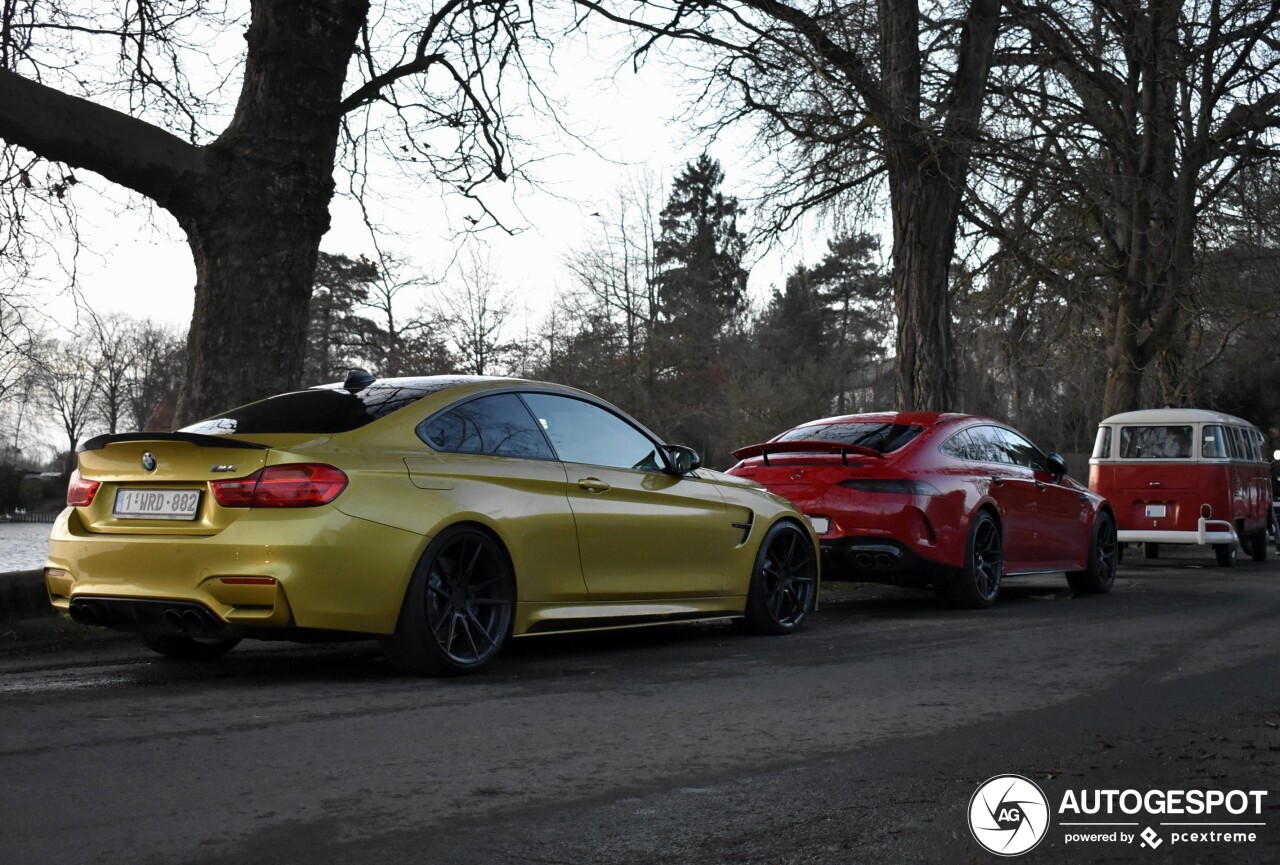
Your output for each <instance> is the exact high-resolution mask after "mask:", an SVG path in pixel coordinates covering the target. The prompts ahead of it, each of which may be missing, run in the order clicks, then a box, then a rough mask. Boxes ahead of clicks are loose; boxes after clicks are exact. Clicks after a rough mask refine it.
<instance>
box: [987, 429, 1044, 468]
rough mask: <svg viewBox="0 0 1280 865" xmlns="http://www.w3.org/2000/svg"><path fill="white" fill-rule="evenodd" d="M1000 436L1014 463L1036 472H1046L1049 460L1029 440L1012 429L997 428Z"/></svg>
mask: <svg viewBox="0 0 1280 865" xmlns="http://www.w3.org/2000/svg"><path fill="white" fill-rule="evenodd" d="M998 432H999V433H1000V437H1001V438H1002V439H1004V446H1005V448H1007V449H1008V451H1009V456H1010V457H1012V459H1013V461H1014V463H1015V464H1017V465H1020V466H1023V467H1024V468H1029V469H1032V470H1034V471H1038V472H1047V471H1048V470H1049V469H1048V463H1049V461H1048V460H1047V459H1045V456H1044V454H1042V453H1040V449H1039V448H1038V447H1036V446H1035V445H1033V444H1032V443H1031V442H1029V441H1027V440H1026V439H1024V438H1023V437H1022V436H1020V435H1018V434H1017V433H1016V432H1014V431H1013V430H1008V429H1000V430H998Z"/></svg>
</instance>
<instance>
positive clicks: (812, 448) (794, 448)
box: [733, 441, 884, 465]
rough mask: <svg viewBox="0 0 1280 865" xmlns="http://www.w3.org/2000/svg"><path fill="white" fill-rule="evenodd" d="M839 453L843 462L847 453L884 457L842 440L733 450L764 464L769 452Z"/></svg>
mask: <svg viewBox="0 0 1280 865" xmlns="http://www.w3.org/2000/svg"><path fill="white" fill-rule="evenodd" d="M781 453H787V454H797V453H799V454H807V453H819V454H835V453H838V454H840V460H841V461H842V462H843V463H844V464H845V465H848V464H849V454H853V455H854V456H855V457H872V458H874V459H878V460H882V459H884V454H882V453H880V451H878V450H876V449H875V448H869V447H863V446H862V445H851V444H846V443H844V442H824V441H791V442H764V443H763V444H758V445H747V446H746V447H744V448H738V449H737V450H736V451H734V452H733V458H734V459H738V460H745V459H750V458H751V457H761V458H762V459H763V460H764V464H765V465H769V454H781Z"/></svg>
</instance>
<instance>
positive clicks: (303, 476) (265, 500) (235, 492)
mask: <svg viewBox="0 0 1280 865" xmlns="http://www.w3.org/2000/svg"><path fill="white" fill-rule="evenodd" d="M210 486H212V487H213V497H214V499H216V500H217V502H218V504H219V505H221V506H222V507H224V508H314V507H316V506H317V505H327V504H328V503H329V502H331V501H333V500H334V499H336V498H337V497H338V493H340V492H342V491H343V490H344V489H346V488H347V476H346V474H344V473H343V472H342V470H341V469H336V468H334V467H333V466H327V465H322V464H319V463H286V464H284V465H278V466H267V467H266V468H264V469H259V470H258V471H256V472H254V473H253V474H251V475H249V476H248V477H244V478H235V479H232V480H225V481H213V482H212V484H210Z"/></svg>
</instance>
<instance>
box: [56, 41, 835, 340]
mask: <svg viewBox="0 0 1280 865" xmlns="http://www.w3.org/2000/svg"><path fill="white" fill-rule="evenodd" d="M616 63H617V57H616V56H615V57H609V58H603V57H602V58H587V57H585V56H584V57H583V58H580V60H579V62H578V64H577V66H576V68H574V69H573V74H572V75H561V76H560V77H559V79H558V81H557V84H556V86H557V87H558V88H559V90H560V91H562V92H561V93H560V94H559V98H560V99H561V100H562V101H563V103H564V105H565V106H566V110H565V112H564V113H563V115H562V119H563V121H564V123H565V125H566V126H567V127H569V128H570V129H571V130H572V131H573V132H574V133H576V134H580V135H582V136H583V137H584V138H585V139H587V140H588V141H589V142H590V143H591V144H592V145H593V146H594V148H595V150H596V152H594V153H593V152H592V150H591V149H590V148H587V147H584V146H582V145H581V144H579V143H578V142H576V141H574V140H573V139H572V138H570V137H568V136H566V135H562V134H558V133H555V132H554V131H548V133H547V135H548V136H549V137H548V139H547V140H546V142H545V145H544V146H543V147H539V148H537V149H536V150H535V151H534V152H533V153H532V154H530V152H529V151H528V150H526V151H524V155H525V156H526V157H528V156H530V155H534V156H537V157H538V158H539V159H540V160H541V161H539V162H538V163H537V164H535V165H533V166H532V167H531V168H530V172H531V174H532V176H533V177H534V178H535V179H536V180H537V181H538V182H539V183H540V184H541V185H542V186H544V187H545V190H546V191H542V190H535V189H531V188H530V187H529V186H528V185H527V184H502V185H497V184H495V185H494V186H493V187H491V188H490V189H489V191H488V193H487V200H488V201H489V202H490V204H491V206H492V207H494V209H495V210H497V211H498V212H500V213H502V214H503V216H504V218H505V219H507V220H508V224H510V225H512V226H519V227H521V228H523V230H522V231H521V232H520V233H519V234H517V235H516V236H514V237H513V236H508V235H506V234H505V233H503V232H501V231H496V230H491V231H487V232H484V233H483V234H482V235H481V238H482V240H483V242H484V243H487V244H488V247H489V251H490V263H491V265H492V268H493V270H494V272H495V275H496V277H497V279H498V282H499V288H500V290H506V289H509V290H511V291H512V293H513V294H514V295H515V297H516V300H517V304H518V305H520V306H524V307H526V308H527V309H528V310H529V318H530V321H529V324H530V326H536V325H537V324H538V323H539V322H540V321H541V320H542V318H543V317H544V315H545V314H546V312H547V310H548V309H549V308H550V305H551V303H552V302H553V299H554V297H555V296H556V293H557V291H563V290H565V289H567V288H569V287H571V283H570V282H569V277H568V274H567V272H566V271H565V269H564V267H563V260H564V257H565V255H566V254H567V253H568V252H570V251H571V250H572V249H574V248H575V247H576V246H579V245H580V244H581V243H582V242H583V238H584V237H585V236H588V235H590V234H592V233H593V232H596V231H599V230H600V227H601V224H600V220H599V217H595V216H592V214H594V213H597V212H599V213H608V211H609V210H610V209H611V206H612V204H613V202H615V201H616V198H617V194H618V190H619V189H620V188H622V187H625V186H627V185H629V184H630V183H631V182H633V180H634V178H635V177H636V176H637V174H639V173H640V172H641V171H644V170H647V171H649V172H650V173H652V174H653V175H654V176H656V177H657V178H658V179H659V181H660V182H661V192H660V199H661V200H665V197H666V194H667V192H668V190H669V186H670V180H671V178H672V177H673V176H674V175H675V174H676V173H677V172H678V171H679V170H680V169H681V168H682V167H683V165H684V164H685V163H686V162H688V161H689V160H691V159H693V158H695V157H696V156H697V155H698V153H699V152H700V150H701V145H700V144H699V143H698V142H693V141H690V140H689V134H688V132H687V129H686V128H684V127H683V126H681V125H680V124H678V123H674V122H672V117H673V115H675V114H677V113H678V112H679V110H680V109H681V107H682V105H683V102H684V93H683V92H682V86H683V85H684V83H685V82H683V81H682V80H681V76H680V75H679V74H678V72H677V71H675V70H676V67H675V66H674V65H673V64H668V65H665V66H664V65H663V64H662V63H661V62H659V61H656V60H655V61H653V62H650V63H649V64H648V65H647V66H646V67H645V68H643V69H642V70H640V72H639V73H635V72H633V71H632V70H631V69H630V68H629V67H625V68H624V69H623V70H622V71H620V72H619V74H618V75H617V76H616V77H612V71H613V70H614V68H615V66H616ZM562 69H563V67H562ZM611 77H612V80H610V79H611ZM711 153H712V155H714V156H716V157H717V158H719V159H720V160H721V161H722V162H723V163H724V168H725V173H726V186H725V190H726V191H727V192H729V193H730V194H737V195H739V197H746V196H747V195H749V194H750V192H751V185H752V178H751V170H752V168H751V166H750V164H749V163H750V161H751V158H750V153H749V148H748V147H747V145H746V142H745V140H738V141H736V142H735V141H729V140H725V141H721V142H718V143H717V144H716V145H715V146H714V147H712V149H711ZM548 154H551V155H550V156H548ZM94 181H96V182H94ZM86 185H87V186H94V187H96V188H97V189H100V190H104V191H105V192H106V194H105V195H101V196H99V195H90V194H87V193H89V189H87V188H80V189H77V193H76V194H77V198H78V202H77V203H78V206H79V210H80V215H81V220H82V234H83V237H84V240H85V242H86V246H87V248H86V249H85V250H84V251H83V252H82V253H81V254H80V256H79V257H78V258H77V260H76V270H77V273H78V277H79V281H80V286H81V289H82V294H83V297H84V298H85V300H86V301H87V302H88V304H89V305H90V306H91V307H92V308H93V309H94V310H95V311H96V312H99V313H108V312H113V311H114V312H122V313H126V314H128V315H130V316H133V317H136V318H151V319H153V320H155V321H158V322H164V323H167V324H172V325H174V326H177V327H186V326H187V325H188V324H189V322H190V316H191V308H192V286H193V284H194V282H195V271H194V267H193V265H192V262H191V255H190V252H189V250H188V248H187V245H186V242H185V239H184V237H183V235H182V232H181V231H180V230H179V229H178V227H177V224H176V223H175V222H174V220H173V219H172V218H171V217H170V216H169V215H168V214H167V213H165V212H163V211H159V210H154V209H151V210H148V211H145V212H143V211H138V210H132V211H131V210H128V209H126V208H125V207H124V206H123V204H124V202H125V201H126V198H125V196H124V194H123V192H121V191H120V190H119V189H118V188H115V187H112V186H110V185H109V184H107V183H106V182H105V181H102V180H101V179H100V178H92V179H89V183H88V184H86ZM375 188H376V190H377V192H378V193H379V195H378V197H377V198H376V200H374V201H373V202H372V206H373V208H375V210H374V214H373V215H374V218H375V219H376V220H377V221H379V222H380V223H382V224H385V225H387V226H389V227H390V228H391V229H392V233H390V234H385V235H382V236H381V237H380V240H379V243H380V245H381V247H382V249H383V250H384V251H386V252H391V253H394V254H396V255H398V256H400V257H403V258H407V259H409V260H411V261H413V262H414V263H415V264H416V265H417V266H418V268H417V269H418V270H420V271H421V272H425V273H426V274H428V275H429V276H432V277H436V278H439V277H442V276H445V274H444V273H443V271H444V269H445V267H446V265H447V264H448V262H449V261H450V260H451V259H452V258H453V256H454V254H455V251H456V250H457V248H458V240H457V239H456V237H455V236H454V231H455V230H456V229H457V228H459V227H462V226H463V225H464V224H465V223H463V222H462V219H463V218H464V217H465V216H468V215H479V211H478V208H476V206H475V205H474V204H470V203H468V202H466V201H463V200H462V199H459V198H456V197H454V198H450V199H442V198H440V197H439V193H438V189H437V187H436V186H433V184H432V183H430V182H425V183H422V184H420V185H414V184H405V183H403V182H396V180H395V179H387V178H384V179H383V180H382V182H380V183H378V184H376V186H375ZM331 214H332V219H333V225H332V228H331V229H330V231H329V233H328V234H327V235H326V236H325V238H324V240H323V242H322V244H321V248H322V249H323V250H325V251H327V252H333V253H345V254H349V255H359V254H365V255H368V256H370V257H375V254H374V247H373V244H372V241H371V239H370V235H369V232H368V231H367V229H366V228H365V226H364V225H363V223H362V220H361V215H360V211H359V208H358V207H357V206H356V205H355V203H354V202H353V201H351V200H350V199H349V198H344V197H342V196H337V197H335V199H334V201H333V203H332V205H331ZM807 245H808V246H809V247H810V248H809V249H805V248H804V244H802V243H800V242H797V243H795V244H792V245H790V246H789V247H787V248H785V249H779V250H775V251H773V252H771V253H770V254H769V255H768V256H767V257H765V258H764V259H763V260H762V261H759V262H758V263H757V264H756V266H755V267H753V270H752V280H751V285H750V290H751V293H752V295H753V296H754V297H757V298H763V297H766V296H767V294H768V292H769V290H770V288H771V287H772V286H773V285H775V284H780V282H781V281H782V279H783V278H784V275H785V272H786V271H787V270H788V269H790V268H791V267H794V266H795V264H796V263H797V262H799V261H812V260H813V259H814V258H815V257H816V255H820V254H821V252H822V251H823V249H822V244H821V242H820V241H816V240H814V239H812V238H811V239H810V240H809V241H808V242H807ZM815 248H816V250H815ZM64 284H65V280H64V279H63V278H62V277H61V275H60V274H57V273H54V272H47V276H46V279H45V281H44V284H43V285H41V286H40V287H39V289H38V290H39V291H42V292H44V293H45V294H46V295H53V296H54V297H53V298H52V299H51V300H50V303H49V309H51V310H52V311H53V312H54V313H55V315H56V316H57V318H58V319H59V320H60V321H62V322H64V323H65V322H68V321H70V320H71V318H72V315H73V312H74V310H73V309H72V307H71V305H70V304H69V303H68V302H67V301H66V300H65V299H64V298H58V297H57V296H56V295H57V293H58V292H59V290H60V289H61V288H62V287H63V285H64ZM426 291H429V290H428V289H424V290H423V292H426ZM421 299H424V295H422V294H420V295H419V297H417V298H412V299H406V301H404V303H405V307H404V308H403V313H404V314H408V313H411V312H413V311H414V310H415V308H416V307H417V305H418V303H419V302H420V300H421ZM517 318H519V316H517ZM522 326H523V322H522V321H516V322H513V323H512V327H513V328H520V327H522Z"/></svg>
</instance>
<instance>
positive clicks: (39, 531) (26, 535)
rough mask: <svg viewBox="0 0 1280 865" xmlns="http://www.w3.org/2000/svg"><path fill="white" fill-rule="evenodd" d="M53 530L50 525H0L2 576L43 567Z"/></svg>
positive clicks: (0, 568)
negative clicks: (50, 534)
mask: <svg viewBox="0 0 1280 865" xmlns="http://www.w3.org/2000/svg"><path fill="white" fill-rule="evenodd" d="M52 528H53V526H52V525H51V524H49V523H0V574H7V573H9V572H10V571H29V570H33V569H35V568H39V567H42V566H43V565H44V560H45V556H47V555H48V554H49V530H50V529H52Z"/></svg>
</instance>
